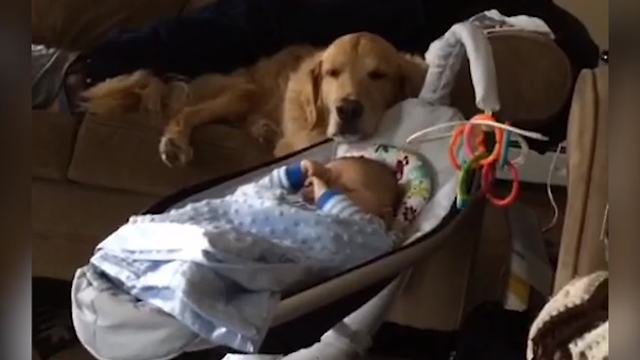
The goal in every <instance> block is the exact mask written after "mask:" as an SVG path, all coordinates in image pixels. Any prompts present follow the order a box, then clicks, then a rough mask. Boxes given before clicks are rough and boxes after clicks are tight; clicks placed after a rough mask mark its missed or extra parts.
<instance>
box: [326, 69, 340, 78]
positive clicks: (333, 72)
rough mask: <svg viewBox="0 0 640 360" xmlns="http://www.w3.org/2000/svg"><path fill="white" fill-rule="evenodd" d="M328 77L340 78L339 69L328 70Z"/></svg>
mask: <svg viewBox="0 0 640 360" xmlns="http://www.w3.org/2000/svg"><path fill="white" fill-rule="evenodd" d="M327 76H329V77H332V78H337V77H338V76H340V70H338V69H329V70H327Z"/></svg>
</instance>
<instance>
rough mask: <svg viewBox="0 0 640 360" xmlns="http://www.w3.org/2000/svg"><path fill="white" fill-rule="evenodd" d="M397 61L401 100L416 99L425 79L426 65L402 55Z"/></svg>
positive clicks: (418, 59) (420, 59) (417, 59)
mask: <svg viewBox="0 0 640 360" xmlns="http://www.w3.org/2000/svg"><path fill="white" fill-rule="evenodd" d="M399 59H400V60H399V67H400V88H401V89H400V93H401V94H400V96H401V98H402V99H401V100H404V99H407V98H413V97H417V96H418V95H419V94H420V91H421V90H422V87H423V85H424V81H425V79H426V77H427V64H426V63H425V61H424V60H423V59H422V58H420V57H418V56H415V55H410V54H402V55H401V56H400V58H399Z"/></svg>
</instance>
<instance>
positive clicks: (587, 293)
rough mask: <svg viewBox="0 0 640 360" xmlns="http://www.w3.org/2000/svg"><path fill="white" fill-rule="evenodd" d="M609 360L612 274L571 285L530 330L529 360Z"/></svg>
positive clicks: (594, 275) (556, 297)
mask: <svg viewBox="0 0 640 360" xmlns="http://www.w3.org/2000/svg"><path fill="white" fill-rule="evenodd" d="M608 357H609V316H608V273H607V272H605V271H600V272H596V273H594V274H591V275H589V276H585V277H582V278H578V279H575V280H573V281H572V282H570V283H569V284H567V285H566V286H565V287H564V288H562V290H561V291H559V292H558V293H557V294H556V295H555V296H554V297H553V298H552V299H551V301H549V302H548V303H547V304H546V305H545V306H544V308H543V309H542V311H541V312H540V314H539V315H538V317H537V318H536V320H535V321H534V322H533V325H532V326H531V329H530V331H529V339H528V344H527V359H528V360H564V359H567V360H606V359H608Z"/></svg>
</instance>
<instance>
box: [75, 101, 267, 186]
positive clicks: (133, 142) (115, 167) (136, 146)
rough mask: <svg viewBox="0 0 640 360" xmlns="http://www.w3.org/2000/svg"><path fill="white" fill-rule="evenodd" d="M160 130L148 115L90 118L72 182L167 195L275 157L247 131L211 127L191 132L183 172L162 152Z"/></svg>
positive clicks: (83, 130)
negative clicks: (168, 162) (187, 161)
mask: <svg viewBox="0 0 640 360" xmlns="http://www.w3.org/2000/svg"><path fill="white" fill-rule="evenodd" d="M160 129H161V125H160V124H153V123H151V121H150V120H149V119H148V118H147V117H145V116H144V115H136V114H131V115H126V116H121V117H119V118H118V119H111V118H106V117H92V116H89V117H87V118H86V119H85V120H84V121H83V124H82V126H81V127H80V131H79V134H78V139H77V143H76V147H75V151H74V154H73V159H72V161H71V165H70V167H69V178H70V179H72V180H74V181H78V182H81V183H84V184H90V185H98V186H104V187H110V188H116V189H122V190H129V191H137V192H142V193H147V194H157V195H164V194H167V193H169V192H172V191H175V190H177V189H179V188H182V187H185V186H189V185H192V184H195V183H198V182H201V181H203V180H207V179H210V178H215V177H219V176H222V175H226V174H230V173H234V172H237V171H240V170H243V169H246V168H248V167H251V166H255V165H258V164H261V163H264V162H265V161H267V160H269V159H270V158H271V151H269V150H268V149H266V148H264V147H263V146H261V145H260V144H259V143H258V142H257V141H256V140H254V139H253V138H251V137H250V136H249V135H248V134H247V133H246V132H245V131H243V130H240V129H235V128H231V127H228V126H224V125H214V124H210V125H204V126H201V127H198V128H197V129H196V130H195V131H194V133H193V139H192V143H193V145H194V153H195V157H194V159H193V161H192V162H191V163H190V164H189V165H188V166H186V167H184V168H169V167H167V166H166V165H165V164H164V163H163V162H162V161H161V160H160V156H159V154H158V143H159V139H160V134H161V130H160Z"/></svg>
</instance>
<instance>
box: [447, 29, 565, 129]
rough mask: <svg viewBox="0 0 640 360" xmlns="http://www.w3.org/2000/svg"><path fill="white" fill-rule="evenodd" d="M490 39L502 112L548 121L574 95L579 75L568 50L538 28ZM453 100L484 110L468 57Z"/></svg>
mask: <svg viewBox="0 0 640 360" xmlns="http://www.w3.org/2000/svg"><path fill="white" fill-rule="evenodd" d="M489 40H490V44H491V48H492V50H493V57H494V61H495V65H496V76H497V78H498V93H499V96H500V105H501V109H500V112H499V114H498V115H499V118H500V119H501V120H503V121H512V122H513V123H514V124H518V125H519V126H524V127H529V128H531V127H536V126H541V125H545V123H546V122H547V121H549V120H551V119H553V116H554V115H556V114H558V112H559V111H560V110H561V109H562V107H563V106H564V105H565V104H566V102H567V101H568V99H569V97H570V96H571V89H572V85H573V80H572V79H573V78H572V71H571V64H570V63H569V60H568V58H567V56H566V55H565V54H564V52H563V51H562V50H561V49H560V48H559V47H558V46H557V45H556V44H555V43H554V42H553V41H552V40H550V39H548V38H546V37H544V36H542V35H538V34H531V33H523V32H500V33H494V34H492V35H490V38H489ZM452 102H453V105H454V106H455V107H457V108H458V109H460V110H462V112H463V114H464V115H465V116H467V117H471V116H473V115H475V114H477V113H478V108H477V107H476V105H475V98H474V92H473V88H472V85H471V76H470V74H469V65H468V62H466V63H464V64H463V66H462V68H461V71H460V74H459V76H458V81H457V83H456V86H455V88H454V90H453V93H452Z"/></svg>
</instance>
